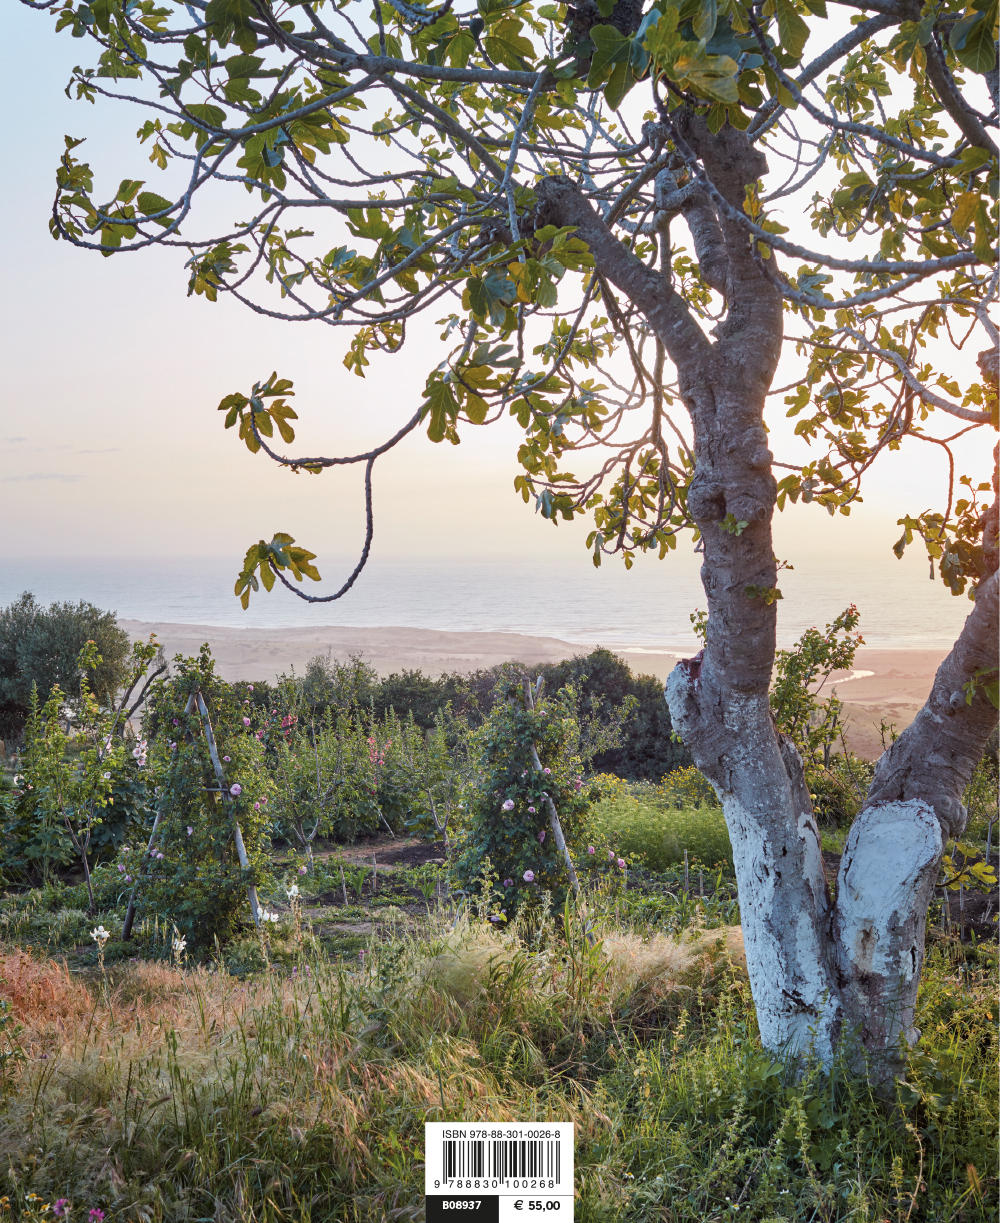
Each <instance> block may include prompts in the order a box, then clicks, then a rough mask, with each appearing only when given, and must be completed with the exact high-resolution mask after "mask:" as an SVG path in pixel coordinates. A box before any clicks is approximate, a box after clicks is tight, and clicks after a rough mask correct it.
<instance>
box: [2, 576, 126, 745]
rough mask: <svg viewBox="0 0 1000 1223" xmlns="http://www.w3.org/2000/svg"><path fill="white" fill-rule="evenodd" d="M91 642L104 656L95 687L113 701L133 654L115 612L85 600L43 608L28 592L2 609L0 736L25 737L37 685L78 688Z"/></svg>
mask: <svg viewBox="0 0 1000 1223" xmlns="http://www.w3.org/2000/svg"><path fill="white" fill-rule="evenodd" d="M88 641H93V642H94V644H95V646H96V648H97V655H98V657H99V660H100V661H99V662H98V663H97V664H96V665H95V666H94V667H93V669H92V671H91V672H90V679H89V684H90V690H91V692H92V693H93V695H94V697H95V698H96V700H97V701H98V702H99V703H100V704H102V705H108V704H110V703H111V701H112V700H113V698H114V696H115V693H116V691H117V690H118V688H119V687H120V686H121V684H122V683H123V682H124V680H125V676H126V672H127V668H128V658H129V639H128V634H127V633H126V632H125V630H124V629H121V628H119V627H118V623H117V621H116V619H115V614H114V612H108V611H101V610H100V608H98V607H95V606H94V605H93V604H92V603H84V602H82V601H81V602H79V603H75V604H74V603H52V604H50V605H49V606H48V607H42V605H41V604H40V603H39V602H38V601H37V600H36V598H35V596H34V595H33V594H29V593H28V592H25V593H24V594H22V595H21V597H20V598H19V599H16V600H15V601H14V602H13V603H11V604H10V605H9V606H8V607H4V608H2V609H0V738H8V737H10V738H14V739H17V738H18V737H19V736H20V734H21V732H22V731H23V729H24V724H25V722H26V720H27V717H28V708H29V705H30V699H31V689H32V686H33V685H34V686H37V688H38V691H39V692H42V693H48V692H50V691H51V690H52V689H53V688H54V687H55V686H56V684H58V685H59V687H60V688H62V690H63V692H65V693H70V694H72V693H75V692H76V690H77V674H78V660H79V657H80V651H81V650H82V649H83V648H84V646H85V645H86V644H87V642H88Z"/></svg>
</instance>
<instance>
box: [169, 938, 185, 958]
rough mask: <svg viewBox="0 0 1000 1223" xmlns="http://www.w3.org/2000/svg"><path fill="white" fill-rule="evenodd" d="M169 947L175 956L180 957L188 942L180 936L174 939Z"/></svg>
mask: <svg viewBox="0 0 1000 1223" xmlns="http://www.w3.org/2000/svg"><path fill="white" fill-rule="evenodd" d="M170 945H171V947H173V949H174V952H175V954H176V955H180V954H181V952H182V951H183V950H184V948H185V947H186V946H187V945H188V941H187V939H186V938H185V937H184V935H183V934H180V935H177V936H176V937H175V938H174V940H173V942H172V943H171V944H170Z"/></svg>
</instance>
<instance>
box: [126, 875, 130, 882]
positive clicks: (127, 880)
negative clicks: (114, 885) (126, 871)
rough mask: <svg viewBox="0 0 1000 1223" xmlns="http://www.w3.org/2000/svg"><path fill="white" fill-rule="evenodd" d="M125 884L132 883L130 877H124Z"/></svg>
mask: <svg viewBox="0 0 1000 1223" xmlns="http://www.w3.org/2000/svg"><path fill="white" fill-rule="evenodd" d="M125 882H126V883H131V882H132V876H131V875H126V876H125Z"/></svg>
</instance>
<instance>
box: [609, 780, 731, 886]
mask: <svg viewBox="0 0 1000 1223" xmlns="http://www.w3.org/2000/svg"><path fill="white" fill-rule="evenodd" d="M693 772H695V770H693V769H692V770H683V773H693ZM674 776H675V775H673V774H671V775H670V776H668V777H667V778H664V781H663V782H662V783H660V785H658V786H653V785H649V784H648V783H644V782H632V783H628V782H623V781H622V780H621V779H620V778H617V777H610V776H608V775H602V776H601V777H599V778H598V786H599V789H600V792H601V798H600V799H599V800H598V802H597V803H596V805H595V807H594V812H593V821H594V826H595V828H596V830H597V831H598V833H599V834H600V835H601V836H602V837H604V838H606V839H607V840H608V842H609V843H610V844H611V845H613V846H614V848H615V849H616V850H617V852H619V853H621V854H623V855H625V856H627V857H629V858H630V859H631V860H632V861H636V862H640V863H642V865H644V866H646V867H647V868H648V869H649V870H652V871H663V870H666V869H667V868H669V867H670V866H674V865H676V864H677V863H679V862H683V860H684V855H685V851H686V852H687V855H688V858H689V859H690V860H692V861H693V860H697V861H699V862H702V863H705V864H706V865H709V866H712V865H714V864H715V863H717V862H728V863H729V864H730V865H731V864H732V860H733V851H732V847H731V845H730V844H729V832H728V831H727V829H726V821H725V819H724V818H723V815H722V810H721V808H720V807H719V805H718V804H717V803H716V802H715V801H714V799H712V800H709V798H708V796H707V795H703V794H702V793H701V791H699V790H695V789H694V788H693V787H692V786H691V785H685V786H681V787H678V786H677V785H676V784H674V783H673V782H672V781H671V778H672V777H674ZM699 776H700V775H699ZM702 780H703V779H702ZM706 784H707V783H706Z"/></svg>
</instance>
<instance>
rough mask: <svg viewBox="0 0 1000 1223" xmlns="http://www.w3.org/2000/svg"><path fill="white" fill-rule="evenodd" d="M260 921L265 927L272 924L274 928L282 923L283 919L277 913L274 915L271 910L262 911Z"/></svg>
mask: <svg viewBox="0 0 1000 1223" xmlns="http://www.w3.org/2000/svg"><path fill="white" fill-rule="evenodd" d="M260 920H261V922H262V923H263V924H265V925H266V924H267V923H268V922H270V923H271V924H272V925H273V926H276V925H277V924H278V922H279V921H281V918H280V917H279V916H278V914H277V913H272V912H271V910H270V909H261V911H260Z"/></svg>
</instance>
